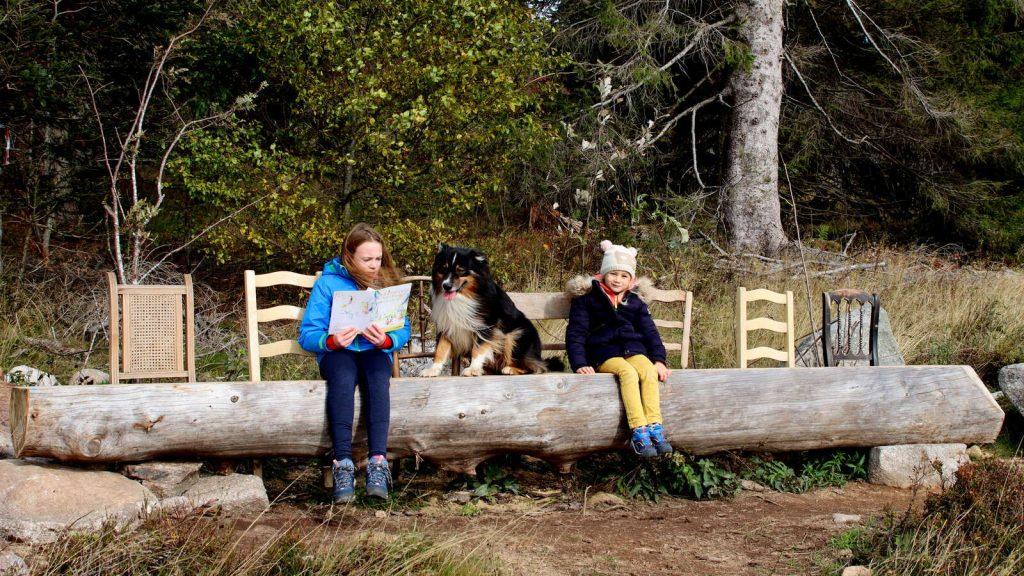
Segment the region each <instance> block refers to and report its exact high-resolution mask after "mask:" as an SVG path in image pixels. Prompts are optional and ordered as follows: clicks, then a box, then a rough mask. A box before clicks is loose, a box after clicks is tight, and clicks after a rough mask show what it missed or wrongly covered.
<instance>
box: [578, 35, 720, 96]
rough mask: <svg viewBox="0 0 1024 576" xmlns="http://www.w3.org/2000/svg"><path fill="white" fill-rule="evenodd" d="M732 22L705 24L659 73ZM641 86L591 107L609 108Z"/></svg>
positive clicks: (637, 83)
mask: <svg viewBox="0 0 1024 576" xmlns="http://www.w3.org/2000/svg"><path fill="white" fill-rule="evenodd" d="M732 21H733V17H732V16H728V17H726V18H723V19H722V20H719V21H717V22H714V23H711V24H705V25H703V26H701V27H700V28H699V29H697V32H696V33H694V35H693V40H692V41H691V42H690V43H689V44H687V45H686V46H685V47H684V48H683V49H682V50H680V51H679V52H678V53H677V54H676V55H675V56H673V57H672V58H671V59H670V60H669V61H668V62H666V63H665V64H664V65H662V66H660V67H659V68H658V71H659V72H664V71H666V70H668V69H669V68H671V67H672V66H673V65H674V64H675V63H676V62H678V61H679V60H681V59H682V58H683V57H685V56H686V55H687V54H689V53H690V51H691V50H693V49H694V48H695V47H696V46H697V45H698V44H700V42H701V40H702V39H703V37H704V35H705V34H707V33H708V32H711V31H713V30H715V29H717V28H721V27H722V26H725V25H726V24H728V23H730V22H732ZM641 86H643V83H642V82H635V83H633V84H630V85H629V86H625V87H623V88H620V89H619V90H617V91H615V92H613V93H611V94H609V95H608V96H607V97H606V98H604V99H603V100H601V101H600V102H598V103H597V104H594V105H593V106H591V108H601V107H604V106H607V105H609V104H611V103H613V102H615V101H616V100H618V99H619V98H622V97H623V96H626V95H627V94H629V93H631V92H633V91H634V90H636V89H638V88H640V87H641Z"/></svg>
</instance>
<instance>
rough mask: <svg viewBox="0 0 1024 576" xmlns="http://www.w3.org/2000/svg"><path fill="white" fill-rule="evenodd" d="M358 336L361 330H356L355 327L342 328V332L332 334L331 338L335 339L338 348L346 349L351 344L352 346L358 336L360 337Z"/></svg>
mask: <svg viewBox="0 0 1024 576" xmlns="http://www.w3.org/2000/svg"><path fill="white" fill-rule="evenodd" d="M358 335H359V329H358V328H356V327H355V326H349V327H348V328H342V329H341V331H340V332H335V333H334V334H331V336H332V337H333V338H334V342H335V343H336V344H337V345H338V346H341V347H342V348H344V347H346V346H348V345H349V344H351V343H352V341H353V340H355V339H356V336H358Z"/></svg>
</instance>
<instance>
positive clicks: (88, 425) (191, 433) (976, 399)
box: [11, 366, 1003, 471]
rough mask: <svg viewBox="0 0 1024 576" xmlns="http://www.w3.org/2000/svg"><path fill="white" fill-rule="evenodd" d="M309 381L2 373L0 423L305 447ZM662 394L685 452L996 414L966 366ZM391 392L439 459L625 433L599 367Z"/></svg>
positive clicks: (955, 423) (602, 441)
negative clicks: (7, 391) (4, 396)
mask: <svg viewBox="0 0 1024 576" xmlns="http://www.w3.org/2000/svg"><path fill="white" fill-rule="evenodd" d="M324 395H325V387H324V384H323V382H320V381H292V382H261V383H241V382H231V383H227V382H211V383H193V384H122V385H112V386H81V387H78V386H55V387H47V388H17V389H15V390H14V391H13V393H12V396H11V431H12V436H13V439H14V443H15V448H16V450H17V451H18V454H19V456H43V457H48V458H56V459H59V460H72V461H85V462H111V461H138V460H147V459H153V458H161V459H164V458H172V457H175V456H180V457H190V458H194V457H228V458H233V457H239V458H240V457H261V456H314V455H318V454H322V453H323V452H324V451H325V450H326V449H327V448H328V446H329V441H328V435H327V431H326V426H325V425H326V417H325V413H324ZM661 398H662V412H663V413H664V417H665V427H666V429H667V430H668V432H669V434H670V439H671V440H672V441H673V443H674V444H675V445H676V446H677V447H679V448H682V449H684V450H686V451H688V452H690V453H693V454H706V453H711V452H717V451H721V450H732V449H744V450H759V451H786V450H804V449H814V448H830V447H849V446H878V445H889V444H917V443H946V442H963V443H982V442H991V441H993V440H995V438H996V435H997V434H998V433H999V429H1000V427H1001V425H1002V421H1003V411H1002V410H1000V408H999V406H998V405H997V404H996V402H995V400H994V399H993V398H992V396H991V395H990V394H989V393H988V391H987V390H986V388H985V386H984V385H983V384H982V383H981V381H980V380H979V379H978V377H977V375H976V374H975V373H974V370H972V369H971V368H970V367H967V366H893V367H874V368H872V367H851V368H769V369H751V370H677V371H675V372H673V374H672V376H671V378H670V379H669V381H668V382H666V383H665V384H663V385H662V395H661ZM391 402H392V410H391V414H392V416H391V437H390V442H389V448H390V450H391V451H392V452H393V454H394V455H395V456H407V455H413V454H416V455H419V456H420V457H422V458H424V459H426V460H429V461H432V462H435V463H437V464H439V465H441V466H443V467H445V468H448V469H451V470H458V471H472V470H473V469H474V467H475V466H476V465H477V464H478V463H480V462H481V461H483V460H485V459H487V458H489V457H492V456H496V455H499V454H504V453H521V454H528V455H531V456H536V457H538V458H542V459H544V460H547V461H549V462H551V463H553V464H555V465H559V466H565V465H567V464H569V463H571V462H573V461H575V460H578V459H579V458H581V457H583V456H586V455H588V454H591V453H594V452H599V451H605V450H610V449H618V448H623V447H625V446H626V441H627V434H626V423H625V413H624V411H623V408H622V403H621V402H620V401H619V394H618V388H617V386H616V384H615V381H614V379H613V378H612V377H611V376H609V375H604V374H598V375H593V376H583V375H577V374H544V375H533V376H487V377H481V378H462V377H448V378H436V379H424V378H398V379H395V380H393V381H392V386H391ZM359 428H360V427H359V424H358V423H357V428H356V436H357V439H356V443H355V444H356V445H357V446H360V445H365V442H363V441H361V439H360V438H361V436H362V434H361V430H360V429H359Z"/></svg>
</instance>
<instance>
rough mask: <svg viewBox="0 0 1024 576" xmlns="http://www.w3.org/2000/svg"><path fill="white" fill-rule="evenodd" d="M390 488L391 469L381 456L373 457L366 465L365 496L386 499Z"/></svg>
mask: <svg viewBox="0 0 1024 576" xmlns="http://www.w3.org/2000/svg"><path fill="white" fill-rule="evenodd" d="M389 486H391V468H390V467H388V461H387V460H385V459H384V458H383V457H381V456H374V457H372V458H370V461H369V462H368V463H367V464H366V495H367V496H375V497H377V498H383V499H387V497H388V487H389Z"/></svg>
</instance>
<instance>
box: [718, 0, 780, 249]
mask: <svg viewBox="0 0 1024 576" xmlns="http://www.w3.org/2000/svg"><path fill="white" fill-rule="evenodd" d="M736 15H737V17H738V21H739V25H738V27H739V33H740V36H741V37H742V38H743V40H744V41H745V42H746V43H747V45H748V47H749V49H750V56H751V59H750V61H749V66H745V65H738V66H736V69H735V70H734V71H733V74H732V78H731V79H730V88H731V92H732V94H733V114H732V120H731V125H730V143H729V153H728V154H729V155H728V158H727V161H726V171H725V178H726V180H725V182H724V194H725V195H726V206H725V218H726V226H727V228H728V230H729V237H730V244H731V247H732V250H733V251H734V252H740V253H750V254H762V255H766V256H772V255H775V254H777V253H778V252H779V250H781V249H782V247H783V246H784V245H785V244H786V243H787V239H786V234H785V232H784V231H783V229H782V214H781V211H780V209H781V206H780V204H779V193H778V189H779V160H778V148H779V113H780V107H781V106H782V88H783V86H782V24H783V2H782V0H740V1H739V2H737V4H736Z"/></svg>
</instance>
